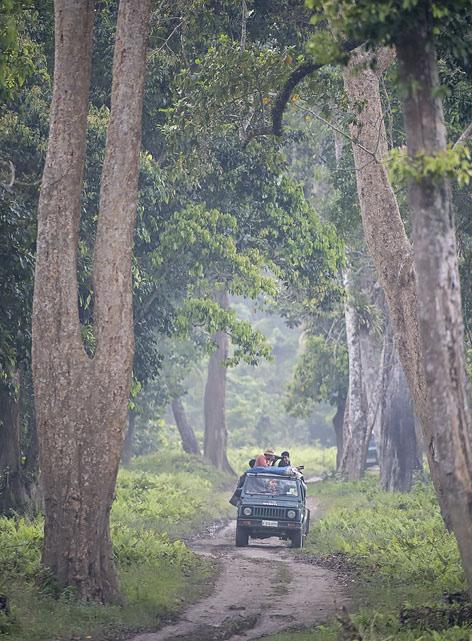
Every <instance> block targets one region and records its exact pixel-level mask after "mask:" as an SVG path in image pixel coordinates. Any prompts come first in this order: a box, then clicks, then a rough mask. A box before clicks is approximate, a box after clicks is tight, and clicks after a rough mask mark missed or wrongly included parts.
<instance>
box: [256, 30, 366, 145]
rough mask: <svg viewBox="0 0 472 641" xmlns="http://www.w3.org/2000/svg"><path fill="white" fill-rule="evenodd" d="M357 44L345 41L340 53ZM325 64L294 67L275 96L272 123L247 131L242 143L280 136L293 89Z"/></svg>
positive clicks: (353, 47) (346, 51)
mask: <svg viewBox="0 0 472 641" xmlns="http://www.w3.org/2000/svg"><path fill="white" fill-rule="evenodd" d="M358 46H359V43H358V42H345V43H343V45H342V47H341V50H342V54H343V55H346V54H349V53H351V51H353V50H354V49H356V48H357V47H358ZM341 58H342V56H341V57H340V58H339V59H338V60H333V61H332V63H335V62H341ZM325 65H326V63H324V62H323V63H315V62H303V63H302V64H301V65H299V66H298V67H297V68H296V69H294V70H293V71H292V73H291V74H290V75H289V77H288V78H287V80H286V81H285V84H284V85H283V87H282V88H281V89H280V91H279V92H278V94H277V96H276V98H275V102H274V106H273V107H272V114H271V115H272V125H271V126H270V127H262V128H260V129H257V130H255V131H252V132H251V133H249V134H248V135H247V137H246V140H245V141H244V145H245V146H246V145H247V144H248V142H249V141H250V140H252V139H253V138H256V137H258V136H277V138H280V137H281V136H282V134H283V128H282V118H283V115H284V112H285V109H286V107H287V103H288V101H289V100H290V96H291V95H292V92H293V90H294V89H295V87H296V86H297V85H298V84H299V83H300V82H301V81H302V80H304V79H305V78H306V77H307V76H309V75H311V74H312V73H314V72H315V71H318V70H319V69H321V68H322V67H324V66H325Z"/></svg>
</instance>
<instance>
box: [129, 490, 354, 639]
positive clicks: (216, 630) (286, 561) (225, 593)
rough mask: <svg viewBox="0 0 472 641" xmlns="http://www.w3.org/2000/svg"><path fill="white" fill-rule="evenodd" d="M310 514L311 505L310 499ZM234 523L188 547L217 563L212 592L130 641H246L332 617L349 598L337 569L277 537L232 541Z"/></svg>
mask: <svg viewBox="0 0 472 641" xmlns="http://www.w3.org/2000/svg"><path fill="white" fill-rule="evenodd" d="M309 503H310V505H309V507H310V509H311V513H312V517H313V516H316V505H315V504H314V501H313V500H312V499H310V501H309ZM235 528H236V522H235V521H232V522H231V523H230V524H229V525H227V526H225V527H224V528H222V529H221V530H219V531H218V532H216V533H214V534H213V535H212V536H209V537H207V538H203V539H199V540H196V541H194V542H193V543H192V544H191V548H192V549H193V550H194V551H195V552H196V553H197V554H202V555H210V556H212V557H214V558H216V559H217V560H218V562H219V563H220V567H221V569H220V575H219V577H218V579H217V582H216V585H215V589H214V591H213V593H212V594H211V595H210V596H208V597H206V598H204V599H202V600H201V601H199V602H197V603H195V604H193V605H191V606H190V607H189V608H187V609H186V610H185V611H184V612H183V614H182V615H181V617H180V618H179V620H178V622H177V623H175V624H171V625H167V626H165V627H164V628H162V629H161V630H159V631H157V632H151V633H144V634H139V635H138V636H135V637H134V638H133V639H132V640H131V641H171V640H172V641H173V640H178V641H249V640H251V639H258V638H260V637H262V636H265V635H267V634H272V633H275V632H281V631H283V630H287V629H298V628H307V627H310V626H313V625H316V624H320V623H323V622H325V621H326V620H327V619H329V618H330V617H332V616H333V615H335V613H336V611H337V610H339V608H340V607H341V606H342V605H343V604H347V602H348V596H347V592H346V589H345V587H344V586H343V585H342V583H341V581H340V580H339V578H338V576H337V574H336V572H334V571H333V570H329V569H327V568H322V567H320V566H317V565H314V564H313V563H308V562H305V561H304V560H303V557H302V556H301V555H298V556H297V557H295V555H294V553H293V551H290V550H289V548H288V543H286V542H284V541H279V540H278V539H276V538H272V539H264V540H255V541H252V540H250V545H249V547H247V548H236V547H235V545H234V537H235Z"/></svg>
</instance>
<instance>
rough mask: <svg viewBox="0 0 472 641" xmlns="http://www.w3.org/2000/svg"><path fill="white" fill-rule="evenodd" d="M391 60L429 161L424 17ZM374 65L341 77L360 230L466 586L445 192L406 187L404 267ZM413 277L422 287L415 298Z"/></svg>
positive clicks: (430, 99)
mask: <svg viewBox="0 0 472 641" xmlns="http://www.w3.org/2000/svg"><path fill="white" fill-rule="evenodd" d="M425 12H426V9H425ZM397 53H398V56H399V59H400V63H401V64H400V68H401V75H402V77H403V82H404V84H405V88H406V90H407V91H406V98H405V123H406V129H407V140H408V148H409V153H410V154H415V153H417V152H418V151H424V152H426V154H429V155H431V154H434V153H435V152H437V151H440V150H441V149H444V145H445V133H444V124H443V121H442V112H441V103H440V100H439V98H438V97H437V91H436V89H437V87H438V79H437V68H436V60H435V51H434V46H433V42H432V39H431V38H430V34H429V32H428V19H427V16H425V22H424V24H423V25H421V29H420V32H418V24H417V23H416V22H415V25H414V32H413V31H412V32H410V33H406V34H405V39H404V40H403V41H402V42H401V43H399V45H398V47H397ZM376 59H377V66H376V68H372V65H370V64H369V61H370V62H371V60H370V54H366V52H365V51H363V50H362V49H361V50H358V51H357V52H356V54H355V55H353V56H352V58H351V61H350V64H349V66H348V68H347V70H346V73H345V87H346V91H347V93H348V96H349V99H350V102H351V104H352V105H353V106H354V107H355V108H356V112H357V119H356V122H355V123H354V124H353V125H352V127H351V134H352V136H353V138H354V140H355V141H357V142H358V143H360V144H361V145H362V147H361V146H359V144H356V143H355V142H354V143H353V153H354V160H355V166H356V180H357V190H358V195H359V202H360V207H361V214H362V220H363V226H364V231H365V236H366V241H367V245H368V247H369V252H370V254H371V256H372V259H373V261H374V264H375V266H376V270H377V273H378V276H379V280H380V282H381V284H382V286H383V288H384V291H385V294H386V298H387V302H388V307H389V315H390V319H391V322H392V326H393V329H394V335H395V339H396V342H397V346H398V351H399V356H400V359H401V362H402V365H403V368H404V372H405V375H406V377H407V380H408V384H409V387H410V391H411V393H412V398H413V402H414V407H415V414H416V416H417V417H418V419H419V420H420V422H421V429H422V434H423V437H424V442H425V447H426V451H427V455H428V461H429V467H430V470H431V475H432V478H433V482H434V485H435V488H436V491H437V494H438V499H439V502H440V505H441V510H442V513H443V516H444V518H445V521H446V523H447V524H452V526H453V528H454V532H455V534H456V537H457V540H458V544H459V549H460V552H461V556H462V560H463V564H464V569H465V573H466V577H467V580H468V582H469V586H472V540H471V537H472V481H471V470H472V465H471V458H472V456H471V441H472V438H471V435H470V422H469V411H468V407H467V399H466V392H465V388H466V381H465V374H464V367H463V354H462V350H463V343H462V323H461V314H460V288H459V279H458V275H457V265H456V260H457V259H456V252H455V240H454V229H453V216H452V211H451V207H450V191H449V187H448V185H447V183H446V181H444V180H438V181H437V182H436V183H433V179H431V180H427V179H423V180H422V181H420V182H417V183H414V184H413V185H412V188H411V189H410V192H409V198H410V209H411V211H412V214H413V217H414V225H413V226H414V244H415V262H414V263H413V251H412V247H411V245H410V242H409V240H408V238H407V236H406V232H405V228H404V225H403V222H402V219H401V216H400V212H399V209H398V204H397V201H396V199H395V195H394V193H393V191H392V188H391V186H390V183H389V181H388V176H387V172H386V168H385V166H384V165H383V164H382V163H381V160H382V159H383V158H384V157H385V155H386V153H387V141H386V135H385V125H384V120H383V113H382V106H381V100H380V91H379V75H380V74H381V73H382V71H383V70H384V69H385V68H386V66H387V64H388V62H389V60H390V59H391V53H390V52H389V51H388V50H380V51H378V52H376ZM363 63H367V65H365V64H363ZM359 65H361V66H359ZM434 96H435V97H434ZM359 107H361V108H360V109H359ZM417 271H418V273H419V274H420V276H419V278H420V280H421V283H419V287H418V295H417V286H416V273H417ZM420 290H421V292H420ZM436 305H437V307H435V306H436ZM418 311H419V315H418ZM418 316H419V318H418ZM420 327H421V329H420ZM420 333H421V338H420ZM423 351H424V352H425V353H424V354H423ZM443 376H444V377H443ZM451 379H452V380H451ZM436 410H437V411H438V413H437V414H436V415H435V411H436Z"/></svg>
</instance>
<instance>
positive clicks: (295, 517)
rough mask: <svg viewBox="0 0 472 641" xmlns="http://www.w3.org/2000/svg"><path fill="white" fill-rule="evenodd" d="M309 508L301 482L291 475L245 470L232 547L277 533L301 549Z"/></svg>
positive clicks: (307, 526)
mask: <svg viewBox="0 0 472 641" xmlns="http://www.w3.org/2000/svg"><path fill="white" fill-rule="evenodd" d="M309 525H310V510H309V509H308V508H307V507H306V486H305V483H304V482H303V481H302V480H301V479H299V478H297V477H295V476H282V475H280V474H277V475H275V474H271V473H270V472H269V471H268V472H248V473H247V475H246V478H245V480H244V485H243V487H242V489H241V499H240V503H239V505H238V519H237V524H236V546H237V547H243V546H246V545H247V544H248V541H249V537H251V538H252V539H266V538H269V537H271V536H278V537H280V538H281V539H285V540H287V539H290V540H291V541H292V547H294V548H301V547H303V542H304V539H305V537H306V535H307V534H308V529H309Z"/></svg>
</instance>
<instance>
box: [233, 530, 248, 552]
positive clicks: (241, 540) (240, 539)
mask: <svg viewBox="0 0 472 641" xmlns="http://www.w3.org/2000/svg"><path fill="white" fill-rule="evenodd" d="M248 542H249V534H248V531H247V530H246V529H245V528H243V527H241V526H240V525H237V526H236V547H237V548H245V547H246V546H247V544H248Z"/></svg>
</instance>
